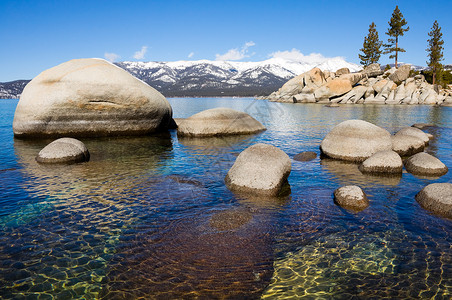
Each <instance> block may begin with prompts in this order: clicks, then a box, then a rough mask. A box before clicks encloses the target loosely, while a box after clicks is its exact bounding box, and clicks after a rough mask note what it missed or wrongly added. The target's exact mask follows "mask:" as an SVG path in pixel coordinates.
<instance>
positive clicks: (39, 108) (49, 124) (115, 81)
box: [13, 59, 172, 137]
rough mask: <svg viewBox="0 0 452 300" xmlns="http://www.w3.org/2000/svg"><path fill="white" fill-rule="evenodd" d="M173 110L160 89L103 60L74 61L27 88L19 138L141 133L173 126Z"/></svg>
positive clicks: (16, 126)
mask: <svg viewBox="0 0 452 300" xmlns="http://www.w3.org/2000/svg"><path fill="white" fill-rule="evenodd" d="M171 117H172V109H171V106H170V104H169V102H168V101H167V100H166V98H165V97H164V96H163V95H162V94H160V93H159V92H158V91H156V90H155V89H153V88H152V87H150V86H149V85H147V84H146V83H144V82H143V81H141V80H139V79H137V78H135V77H133V76H132V75H131V74H129V73H128V72H127V71H125V70H123V69H121V68H119V67H117V66H115V65H113V64H111V63H109V62H107V61H105V60H103V59H74V60H71V61H68V62H65V63H62V64H60V65H58V66H56V67H53V68H51V69H48V70H46V71H44V72H42V73H41V74H39V75H38V76H37V77H35V78H34V79H33V80H32V81H31V82H30V83H29V84H27V86H26V87H25V89H24V91H23V93H22V95H21V97H20V101H19V103H18V104H17V108H16V113H15V115H14V122H13V131H14V135H15V136H16V137H45V136H72V137H74V136H113V135H141V134H148V133H152V132H156V131H159V130H162V129H167V128H168V126H169V125H170V121H171Z"/></svg>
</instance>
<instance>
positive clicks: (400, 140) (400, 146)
mask: <svg viewBox="0 0 452 300" xmlns="http://www.w3.org/2000/svg"><path fill="white" fill-rule="evenodd" d="M391 138H392V150H393V151H395V152H397V154H399V155H400V156H411V155H414V154H416V153H419V152H422V151H424V148H425V143H424V141H423V140H421V139H419V138H417V137H414V136H411V135H403V134H400V135H394V136H392V137H391Z"/></svg>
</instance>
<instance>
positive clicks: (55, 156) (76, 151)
mask: <svg viewBox="0 0 452 300" xmlns="http://www.w3.org/2000/svg"><path fill="white" fill-rule="evenodd" d="M89 157H90V154H89V152H88V149H87V148H86V146H85V144H83V143H82V142H81V141H79V140H76V139H73V138H61V139H57V140H55V141H53V142H51V143H50V144H48V145H47V146H46V147H44V148H43V149H42V150H41V151H40V152H39V154H38V156H37V157H36V161H37V162H39V163H47V164H53V163H77V162H84V161H89Z"/></svg>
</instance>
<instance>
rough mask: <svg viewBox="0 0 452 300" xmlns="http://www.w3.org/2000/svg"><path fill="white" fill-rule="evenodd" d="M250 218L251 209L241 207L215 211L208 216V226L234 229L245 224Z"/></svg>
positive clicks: (222, 229) (218, 228) (251, 215)
mask: <svg viewBox="0 0 452 300" xmlns="http://www.w3.org/2000/svg"><path fill="white" fill-rule="evenodd" d="M252 218H253V214H252V213H251V211H250V210H249V209H247V208H244V207H242V208H235V209H230V210H226V211H221V212H219V213H216V214H214V215H213V216H212V217H211V218H210V222H209V223H210V226H212V227H213V228H215V229H217V230H220V231H224V230H234V229H237V228H239V227H242V226H243V225H245V224H247V223H248V222H250V221H251V219H252Z"/></svg>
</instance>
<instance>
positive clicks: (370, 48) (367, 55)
mask: <svg viewBox="0 0 452 300" xmlns="http://www.w3.org/2000/svg"><path fill="white" fill-rule="evenodd" d="M382 45H383V42H382V41H380V40H379V39H378V31H377V29H376V26H375V23H374V22H372V24H370V25H369V34H368V35H367V36H366V37H365V38H364V43H363V47H362V48H361V49H359V51H361V52H362V53H363V54H362V55H361V54H358V56H359V59H361V62H360V63H361V64H362V65H363V66H365V67H366V66H368V65H370V64H373V63H377V62H378V61H379V60H380V56H381V52H382V51H381V50H380V48H381V46H382Z"/></svg>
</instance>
